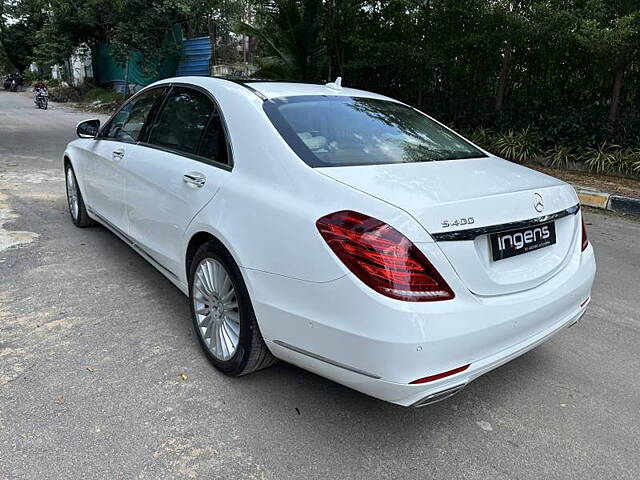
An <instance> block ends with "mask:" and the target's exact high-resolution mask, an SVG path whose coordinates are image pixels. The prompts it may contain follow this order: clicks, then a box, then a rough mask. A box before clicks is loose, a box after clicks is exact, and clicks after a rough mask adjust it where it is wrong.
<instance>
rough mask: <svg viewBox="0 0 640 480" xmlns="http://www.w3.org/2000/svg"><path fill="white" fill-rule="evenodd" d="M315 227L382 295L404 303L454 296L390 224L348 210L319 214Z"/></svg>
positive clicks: (338, 253) (362, 277)
mask: <svg viewBox="0 0 640 480" xmlns="http://www.w3.org/2000/svg"><path fill="white" fill-rule="evenodd" d="M316 226H317V227H318V231H319V232H320V235H322V238H324V240H325V241H326V242H327V244H328V245H329V247H330V248H331V250H333V252H334V253H335V254H336V256H337V257H338V258H339V259H340V260H341V261H342V263H344V264H345V265H346V266H347V268H348V269H349V270H350V271H351V272H353V273H354V274H355V275H356V277H358V278H359V279H360V280H362V282H364V283H365V284H366V285H368V286H369V287H371V288H372V289H374V290H375V291H377V292H379V293H381V294H382V295H385V296H387V297H391V298H395V299H397V300H404V301H407V302H433V301H439V300H451V299H452V298H454V296H455V295H454V293H453V291H452V290H451V287H449V285H448V284H447V282H445V280H444V279H443V278H442V276H441V275H440V273H438V271H437V270H436V269H435V267H434V266H433V265H432V264H431V262H429V260H427V258H426V257H425V256H424V254H423V253H422V252H421V251H420V250H419V249H418V248H417V247H416V246H415V245H414V244H413V243H412V242H411V240H409V239H408V238H407V237H405V236H404V235H403V234H401V233H400V232H399V231H397V230H396V229H395V228H393V227H392V226H390V225H387V224H386V223H384V222H382V221H380V220H377V219H375V218H372V217H369V216H367V215H363V214H362V213H358V212H352V211H348V210H344V211H341V212H335V213H332V214H330V215H327V216H325V217H322V218H321V219H319V220H318V221H317V222H316Z"/></svg>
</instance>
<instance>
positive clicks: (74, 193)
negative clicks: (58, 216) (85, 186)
mask: <svg viewBox="0 0 640 480" xmlns="http://www.w3.org/2000/svg"><path fill="white" fill-rule="evenodd" d="M67 201H68V202H69V211H70V212H71V216H72V217H73V219H74V220H77V219H78V214H79V213H80V203H79V200H78V185H77V184H76V177H75V175H74V174H73V170H72V169H71V168H68V169H67Z"/></svg>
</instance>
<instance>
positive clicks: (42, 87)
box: [33, 78, 47, 104]
mask: <svg viewBox="0 0 640 480" xmlns="http://www.w3.org/2000/svg"><path fill="white" fill-rule="evenodd" d="M40 90H44V91H45V92H46V91H47V85H46V84H45V83H44V81H43V80H42V79H41V78H40V79H39V80H38V81H37V82H36V83H35V84H34V85H33V101H34V103H36V104H37V103H38V100H37V99H38V93H39V92H40Z"/></svg>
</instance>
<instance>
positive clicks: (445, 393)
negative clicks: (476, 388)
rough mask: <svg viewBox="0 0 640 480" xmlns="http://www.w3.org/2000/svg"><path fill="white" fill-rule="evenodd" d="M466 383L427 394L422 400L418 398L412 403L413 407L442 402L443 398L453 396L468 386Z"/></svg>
mask: <svg viewBox="0 0 640 480" xmlns="http://www.w3.org/2000/svg"><path fill="white" fill-rule="evenodd" d="M466 385H467V384H466V383H465V384H462V385H456V386H455V387H451V388H447V389H446V390H442V391H441V392H436V393H432V394H431V395H427V396H426V397H424V398H423V399H421V400H418V401H417V402H416V403H414V404H413V405H411V406H412V407H413V408H420V407H426V406H427V405H432V404H434V403H438V402H441V401H442V400H446V399H447V398H450V397H453V396H454V395H455V394H457V393H458V392H459V391H460V390H462V389H463V388H464V387H466Z"/></svg>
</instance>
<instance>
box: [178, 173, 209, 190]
mask: <svg viewBox="0 0 640 480" xmlns="http://www.w3.org/2000/svg"><path fill="white" fill-rule="evenodd" d="M182 181H183V182H185V183H188V184H189V185H193V186H194V187H198V188H200V187H204V184H205V183H206V181H207V177H205V176H204V175H203V174H202V173H200V172H187V173H185V174H184V175H183V176H182Z"/></svg>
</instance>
